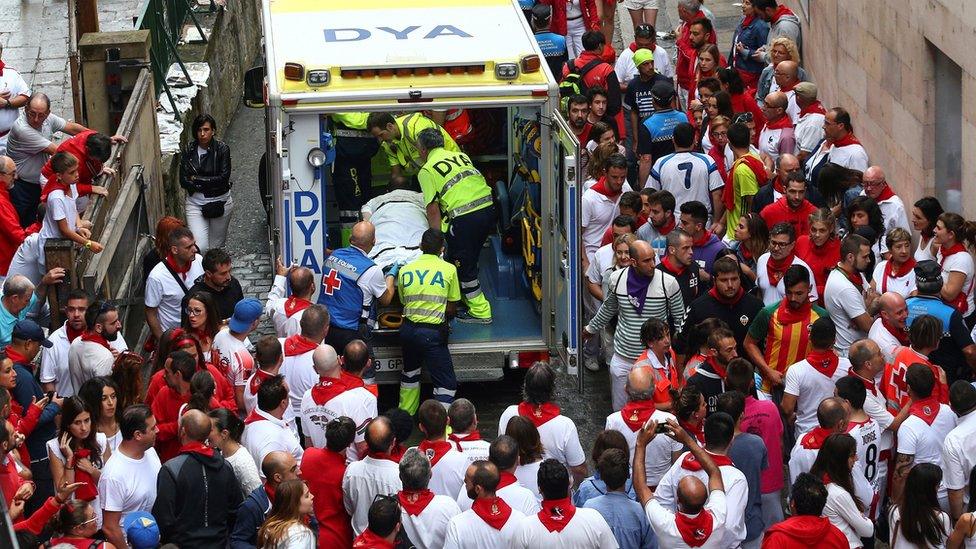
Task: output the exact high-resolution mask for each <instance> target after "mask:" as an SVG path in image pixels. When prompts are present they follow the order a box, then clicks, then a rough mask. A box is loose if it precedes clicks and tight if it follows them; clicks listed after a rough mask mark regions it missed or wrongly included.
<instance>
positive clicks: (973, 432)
mask: <svg viewBox="0 0 976 549" xmlns="http://www.w3.org/2000/svg"><path fill="white" fill-rule="evenodd" d="M949 406H950V407H951V408H952V411H953V413H955V414H956V416H957V417H958V420H957V422H956V426H955V428H953V429H952V430H951V431H949V434H948V435H946V438H945V441H944V442H943V443H942V463H943V465H944V467H943V469H942V470H943V472H944V476H943V482H944V483H945V486H946V488H947V489H948V491H949V516H950V517H952V520H953V521H956V520H958V518H959V516H961V515H962V514H963V512H965V509H966V506H967V505H969V475H970V473H971V471H972V470H973V467H974V466H976V413H973V412H976V387H973V385H972V384H971V383H968V382H966V381H963V380H958V381H956V382H955V383H953V384H952V387H949Z"/></svg>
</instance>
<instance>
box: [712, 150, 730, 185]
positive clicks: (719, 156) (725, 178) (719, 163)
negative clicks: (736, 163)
mask: <svg viewBox="0 0 976 549" xmlns="http://www.w3.org/2000/svg"><path fill="white" fill-rule="evenodd" d="M708 156H709V157H710V158H711V159H712V160H713V161H715V167H716V168H718V173H719V175H721V176H722V182H723V183H725V184H726V185H728V184H729V171H728V170H726V169H725V151H723V150H721V148H720V147H719V146H718V145H713V146H712V148H711V149H708Z"/></svg>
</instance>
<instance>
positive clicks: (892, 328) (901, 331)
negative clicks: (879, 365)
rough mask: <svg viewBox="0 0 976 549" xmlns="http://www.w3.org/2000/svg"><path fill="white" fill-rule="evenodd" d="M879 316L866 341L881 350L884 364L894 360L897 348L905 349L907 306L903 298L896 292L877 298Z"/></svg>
mask: <svg viewBox="0 0 976 549" xmlns="http://www.w3.org/2000/svg"><path fill="white" fill-rule="evenodd" d="M877 302H878V304H879V305H880V314H879V316H878V318H877V319H876V320H875V321H874V323H873V324H872V325H871V330H870V331H869V332H868V339H870V340H872V341H874V342H875V343H877V344H878V347H880V348H881V354H883V355H884V358H885V362H889V363H890V362H892V361H893V360H894V359H895V352H896V350H897V349H898V347H907V346H908V345H909V344H910V341H909V339H908V326H907V325H906V321H907V320H908V305H906V304H905V298H904V297H902V296H901V294H899V293H898V292H885V293H883V294H881V297H879V298H878V301H877Z"/></svg>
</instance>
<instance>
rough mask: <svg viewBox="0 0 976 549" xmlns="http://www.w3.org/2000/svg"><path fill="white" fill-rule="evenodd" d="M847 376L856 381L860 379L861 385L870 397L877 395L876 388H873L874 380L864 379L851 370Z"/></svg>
mask: <svg viewBox="0 0 976 549" xmlns="http://www.w3.org/2000/svg"><path fill="white" fill-rule="evenodd" d="M847 375H849V376H852V377H856V378H857V379H860V380H861V383H863V384H864V388H865V389H866V390H867V391H868V392H870V393H871V394H872V395H877V394H878V388H877V387H875V386H874V380H873V379H864V378H863V377H861V376H859V375H857V372H855V371H853V370H851V371H850V372H849V373H848V374H847Z"/></svg>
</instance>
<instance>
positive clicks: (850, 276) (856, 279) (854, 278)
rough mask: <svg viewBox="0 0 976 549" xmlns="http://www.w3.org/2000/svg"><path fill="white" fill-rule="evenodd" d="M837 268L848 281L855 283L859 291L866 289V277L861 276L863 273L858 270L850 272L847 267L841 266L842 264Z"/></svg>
mask: <svg viewBox="0 0 976 549" xmlns="http://www.w3.org/2000/svg"><path fill="white" fill-rule="evenodd" d="M837 270H838V271H840V273H841V274H842V275H844V278H846V279H847V281H848V282H850V283H851V284H852V285H854V287H855V288H856V289H857V291H858V292H863V291H864V277H863V276H861V273H859V272H857V271H854V272H853V273H850V272H848V271H847V269H845V268H843V267H841V266H840V264H838V265H837Z"/></svg>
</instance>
